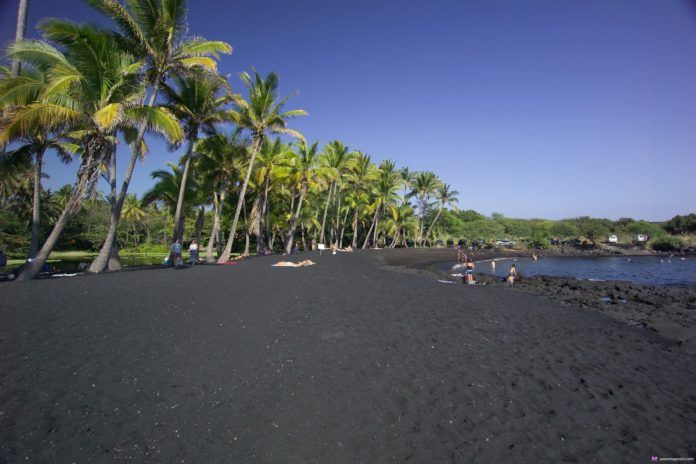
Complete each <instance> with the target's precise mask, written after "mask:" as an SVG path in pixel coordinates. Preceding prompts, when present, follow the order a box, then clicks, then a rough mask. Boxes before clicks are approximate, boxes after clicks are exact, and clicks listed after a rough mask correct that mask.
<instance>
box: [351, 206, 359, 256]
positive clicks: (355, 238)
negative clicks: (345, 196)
mask: <svg viewBox="0 0 696 464" xmlns="http://www.w3.org/2000/svg"><path fill="white" fill-rule="evenodd" d="M352 247H353V249H355V248H357V247H358V206H356V207H355V218H354V219H353V244H352Z"/></svg>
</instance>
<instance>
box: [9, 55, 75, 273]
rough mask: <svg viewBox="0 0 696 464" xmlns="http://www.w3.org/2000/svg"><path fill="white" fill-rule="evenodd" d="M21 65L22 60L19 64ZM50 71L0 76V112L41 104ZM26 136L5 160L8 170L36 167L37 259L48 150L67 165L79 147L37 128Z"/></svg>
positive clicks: (34, 220) (31, 252) (34, 236)
mask: <svg viewBox="0 0 696 464" xmlns="http://www.w3.org/2000/svg"><path fill="white" fill-rule="evenodd" d="M15 62H17V63H19V60H15ZM46 71H48V69H41V68H34V67H32V66H24V67H23V68H21V69H20V70H19V72H18V74H9V73H8V72H6V70H3V72H2V73H0V111H2V110H5V109H7V110H10V109H11V108H13V107H19V106H22V105H28V104H31V103H38V102H39V98H40V96H41V94H42V92H44V91H45V90H46V86H47V85H48V82H47V74H46ZM33 129H34V130H33V131H29V132H28V133H27V134H26V136H23V137H21V139H20V140H18V141H19V142H20V143H21V145H20V146H19V147H16V148H15V149H14V150H13V151H11V152H9V153H6V154H5V155H4V156H3V165H4V167H5V169H8V168H9V169H12V168H13V166H15V168H16V165H17V163H20V162H21V161H23V160H24V161H27V162H29V163H30V164H32V166H33V175H32V178H33V203H32V225H31V241H30V244H29V252H28V254H27V256H28V258H30V259H33V258H34V257H35V256H36V253H37V251H38V250H39V239H40V237H39V233H40V230H41V178H42V177H43V157H44V154H45V153H46V150H48V149H51V148H52V149H55V150H56V152H57V153H58V157H59V159H60V160H61V161H63V162H64V163H68V162H69V161H70V160H71V157H72V155H74V154H75V153H76V152H77V150H78V149H79V147H78V146H77V145H76V144H74V143H70V142H67V141H62V140H60V138H59V137H56V136H55V134H50V133H46V132H44V131H43V130H41V127H39V126H37V127H35V128H33Z"/></svg>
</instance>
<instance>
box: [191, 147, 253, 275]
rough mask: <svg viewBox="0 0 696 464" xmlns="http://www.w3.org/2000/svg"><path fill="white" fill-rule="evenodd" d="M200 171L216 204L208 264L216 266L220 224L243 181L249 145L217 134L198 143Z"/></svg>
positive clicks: (198, 165)
mask: <svg viewBox="0 0 696 464" xmlns="http://www.w3.org/2000/svg"><path fill="white" fill-rule="evenodd" d="M195 152H196V153H197V158H196V170H197V171H198V172H199V175H200V177H201V179H203V187H204V188H205V189H206V191H208V192H210V195H211V200H212V203H213V214H214V219H213V230H212V231H211V233H210V238H209V240H208V247H207V251H206V261H207V262H209V263H212V262H214V261H215V260H214V258H213V247H214V246H215V245H216V243H217V252H218V255H220V254H221V253H222V237H221V233H220V232H221V228H220V220H221V217H222V208H223V205H225V199H226V197H227V193H228V191H229V189H230V186H231V185H233V184H236V183H237V181H238V180H239V179H240V178H241V175H240V174H241V172H242V171H243V169H244V161H245V160H246V159H247V158H248V150H247V144H246V143H245V142H244V141H242V140H240V139H239V137H238V134H237V133H235V134H233V135H232V136H227V135H225V134H215V135H213V136H211V137H208V138H205V139H203V140H201V141H199V142H198V144H197V145H196V147H195Z"/></svg>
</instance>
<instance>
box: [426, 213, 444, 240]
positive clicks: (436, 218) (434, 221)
mask: <svg viewBox="0 0 696 464" xmlns="http://www.w3.org/2000/svg"><path fill="white" fill-rule="evenodd" d="M441 213H442V206H440V208H439V209H438V210H437V214H436V215H435V219H433V222H432V223H431V224H430V227H428V231H427V232H426V233H425V236H426V237H430V232H432V231H433V227H435V223H436V222H437V220H438V218H439V217H440V214H441Z"/></svg>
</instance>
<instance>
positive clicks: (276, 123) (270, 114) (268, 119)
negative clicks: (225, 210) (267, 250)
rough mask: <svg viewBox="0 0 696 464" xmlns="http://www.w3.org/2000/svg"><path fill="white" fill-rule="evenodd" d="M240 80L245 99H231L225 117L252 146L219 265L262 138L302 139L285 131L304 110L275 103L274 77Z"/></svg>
mask: <svg viewBox="0 0 696 464" xmlns="http://www.w3.org/2000/svg"><path fill="white" fill-rule="evenodd" d="M239 77H240V79H241V80H242V82H243V83H244V85H245V86H246V88H247V92H248V94H249V95H248V97H247V98H246V99H244V98H242V97H241V96H240V95H235V96H234V97H233V98H234V105H235V107H234V109H232V110H231V111H230V113H229V118H230V120H231V121H232V122H233V123H234V124H235V125H236V126H237V127H239V128H242V129H247V130H249V131H250V132H251V137H252V140H253V145H252V148H251V158H250V159H249V167H248V168H247V172H246V175H245V177H244V182H243V183H242V186H241V189H240V191H239V198H238V199H237V207H236V209H235V212H234V217H233V218H232V225H231V227H230V233H229V237H228V239H227V243H226V244H225V249H224V250H223V252H222V255H221V256H220V257H219V258H218V262H219V263H224V262H226V261H229V259H230V254H231V253H232V245H233V244H234V236H235V234H236V232H237V222H238V221H239V214H240V213H241V211H242V206H243V205H244V195H245V194H246V189H247V186H248V185H249V178H250V177H251V172H252V169H253V168H254V160H255V159H256V155H257V154H258V152H259V150H260V149H261V144H262V143H263V140H264V137H265V136H266V134H267V133H269V132H270V133H276V134H287V135H290V136H292V137H296V138H299V139H303V137H302V135H301V134H300V133H299V132H297V131H295V130H293V129H289V128H288V127H287V122H288V119H290V118H292V117H295V116H305V115H306V114H307V112H306V111H305V110H301V109H299V110H289V111H285V104H286V103H287V101H288V99H289V98H290V97H285V98H283V99H278V76H277V75H276V74H275V73H270V74H269V75H268V76H266V78H265V79H264V78H262V77H261V76H259V74H258V73H257V72H256V71H254V76H253V77H252V76H251V75H250V74H249V73H246V72H243V73H241V74H239Z"/></svg>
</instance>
